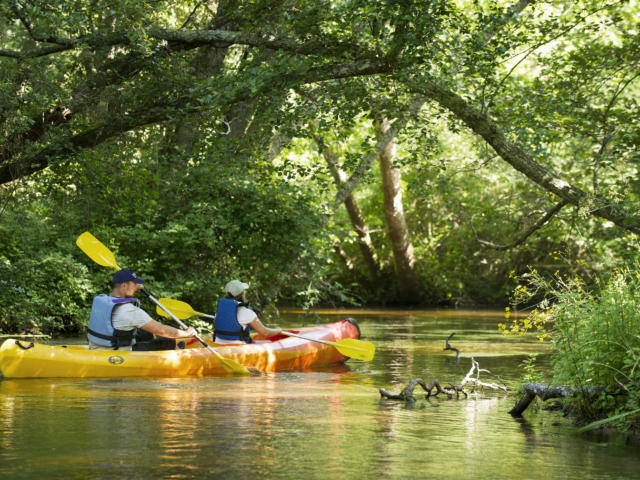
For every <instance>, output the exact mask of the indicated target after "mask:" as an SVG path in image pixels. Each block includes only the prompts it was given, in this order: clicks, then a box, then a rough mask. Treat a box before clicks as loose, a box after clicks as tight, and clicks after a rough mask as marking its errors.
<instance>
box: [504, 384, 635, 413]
mask: <svg viewBox="0 0 640 480" xmlns="http://www.w3.org/2000/svg"><path fill="white" fill-rule="evenodd" d="M522 388H523V390H524V394H523V395H522V398H520V400H519V401H518V403H516V404H515V406H514V407H513V408H512V409H511V410H509V414H510V415H511V416H513V417H521V416H522V412H524V411H525V410H526V409H527V407H528V406H529V405H530V404H531V402H532V401H533V399H534V398H536V396H537V397H538V398H540V399H541V400H542V401H545V400H549V399H550V398H564V397H569V396H572V395H578V394H582V395H585V396H587V397H589V398H593V397H595V396H597V395H599V394H601V393H602V392H605V391H606V392H607V393H609V394H611V395H619V394H624V393H626V389H625V388H624V387H623V386H615V387H569V386H566V385H545V384H543V383H535V382H530V383H525V384H524V385H523V387H522Z"/></svg>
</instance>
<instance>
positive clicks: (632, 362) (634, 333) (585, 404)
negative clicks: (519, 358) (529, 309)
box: [502, 267, 640, 429]
mask: <svg viewBox="0 0 640 480" xmlns="http://www.w3.org/2000/svg"><path fill="white" fill-rule="evenodd" d="M527 280H528V285H526V286H521V287H520V288H519V296H521V297H523V296H527V294H524V293H523V292H525V291H528V295H537V294H539V293H540V292H541V291H544V292H545V294H546V298H545V299H544V300H543V301H542V302H541V303H540V305H539V308H537V309H536V310H534V312H533V313H532V315H530V316H529V317H528V318H526V319H517V320H515V321H514V322H513V323H512V325H511V327H510V328H509V327H507V326H506V325H503V326H502V329H503V330H504V331H505V332H507V331H508V332H512V333H516V332H517V333H521V334H523V333H524V332H526V331H527V330H531V329H537V330H538V332H539V334H540V337H541V338H544V337H550V339H551V342H552V343H553V347H554V348H553V350H552V366H553V383H554V384H558V385H570V386H577V387H613V388H614V389H615V388H616V387H622V389H623V390H624V391H625V394H622V395H617V394H613V393H612V392H613V390H612V389H609V391H608V392H603V393H602V394H600V395H599V396H598V397H597V398H596V399H595V400H594V399H593V398H590V397H588V396H586V395H585V396H577V397H572V398H570V399H568V400H567V402H568V403H569V404H570V406H571V407H572V408H573V409H574V410H575V412H576V414H577V415H578V417H579V418H580V419H581V420H586V421H591V420H596V419H600V418H604V417H614V416H620V417H618V418H619V419H618V420H617V424H618V427H620V428H623V429H626V428H630V427H635V428H637V427H638V426H639V422H638V420H637V418H636V417H634V416H633V415H628V416H623V417H622V416H621V414H624V413H627V412H634V411H636V410H638V408H640V403H639V399H640V334H639V332H640V270H638V268H637V267H633V268H626V269H620V270H617V271H614V272H613V273H612V274H611V275H610V276H608V278H605V279H604V280H602V281H601V282H600V285H599V288H598V289H597V290H595V291H590V290H587V288H585V285H584V283H583V282H581V281H579V280H577V279H575V278H574V279H567V278H563V277H558V276H556V277H555V279H554V280H553V281H547V280H545V279H543V278H542V277H541V276H540V275H538V274H536V273H535V272H533V273H532V274H530V275H528V276H527Z"/></svg>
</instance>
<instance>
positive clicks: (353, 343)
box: [332, 338, 376, 362]
mask: <svg viewBox="0 0 640 480" xmlns="http://www.w3.org/2000/svg"><path fill="white" fill-rule="evenodd" d="M332 345H333V346H334V347H336V350H338V351H339V352H340V353H341V354H343V355H346V356H347V357H351V358H357V359H358V360H364V361H366V362H369V361H371V360H373V356H374V355H375V352H376V346H375V345H374V344H373V343H370V342H365V341H363V340H357V339H355V338H343V339H342V340H338V341H337V342H335V343H332Z"/></svg>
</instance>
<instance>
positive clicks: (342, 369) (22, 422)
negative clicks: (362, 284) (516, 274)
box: [0, 311, 640, 479]
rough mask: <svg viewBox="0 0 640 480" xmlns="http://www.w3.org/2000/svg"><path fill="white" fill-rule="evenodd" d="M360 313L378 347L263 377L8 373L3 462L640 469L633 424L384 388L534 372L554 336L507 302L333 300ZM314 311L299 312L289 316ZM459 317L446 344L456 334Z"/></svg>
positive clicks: (497, 474) (31, 466) (251, 469)
mask: <svg viewBox="0 0 640 480" xmlns="http://www.w3.org/2000/svg"><path fill="white" fill-rule="evenodd" d="M322 315H323V316H324V318H325V319H326V321H332V320H334V319H335V317H336V316H347V315H348V316H353V317H355V318H356V319H357V320H358V322H359V323H360V326H361V328H362V332H363V337H364V338H366V339H367V340H369V341H372V342H374V343H375V344H376V357H375V359H374V361H372V362H369V363H365V362H359V361H349V362H348V363H347V364H346V365H343V366H338V367H329V368H322V369H314V370H309V371H305V372H281V373H277V374H270V375H264V376H260V377H249V378H177V379H176V378H171V379H167V378H141V379H108V380H104V379H103V380H61V379H58V380H56V379H42V380H2V381H0V478H12V479H15V478H18V479H21V478H25V479H26V478H37V477H39V476H41V477H44V478H80V479H84V478H87V479H89V478H91V479H92V478H105V479H112V478H113V479H116V478H117V479H128V478H131V479H140V478H194V477H198V478H256V477H264V478H297V477H298V476H302V475H304V477H305V478H309V479H316V478H318V479H325V478H337V479H362V478H377V477H381V478H401V479H404V478H438V479H441V478H455V479H460V478H531V479H546V478H576V479H577V478H580V479H583V478H602V479H604V478H629V479H630V478H637V472H638V471H640V455H639V454H638V452H637V451H636V450H635V449H634V448H632V447H629V446H627V445H625V444H624V440H623V439H621V438H609V439H608V440H607V441H603V440H602V439H600V440H598V439H589V438H587V437H581V436H576V435H574V434H572V431H573V426H572V425H571V423H570V421H569V420H568V419H566V418H563V417H562V416H561V415H559V414H557V413H550V412H544V411H534V410H533V409H532V410H531V411H527V412H526V413H525V418H524V419H518V420H516V419H513V418H511V416H510V415H508V413H507V412H508V411H509V409H510V408H511V407H512V406H513V404H514V403H515V401H516V398H515V397H514V396H510V395H506V394H504V393H495V392H484V393H483V392H476V393H472V394H470V395H469V397H468V398H467V399H462V398H461V399H455V398H453V399H448V398H446V397H442V396H439V397H436V398H430V399H425V398H424V395H423V394H422V393H421V392H420V393H419V392H416V398H417V401H416V402H415V403H414V404H412V405H407V404H406V403H405V402H396V401H389V400H385V399H382V398H380V395H379V394H378V389H379V388H380V387H384V388H386V389H387V390H389V391H391V392H394V393H397V392H399V391H400V390H401V389H402V388H404V386H406V384H407V383H408V381H409V380H410V379H412V378H417V377H420V378H423V379H424V380H425V381H426V382H429V381H431V380H433V379H438V380H439V381H440V383H441V384H446V383H457V382H459V381H460V380H461V379H462V378H464V376H465V375H466V374H467V372H468V371H469V369H470V367H471V357H473V358H474V359H475V360H476V361H478V362H479V364H480V367H481V368H483V369H488V370H490V372H491V373H490V374H487V373H482V375H481V379H483V380H485V381H499V382H502V383H505V384H507V385H508V386H510V387H511V388H515V387H517V385H518V382H519V378H520V376H521V374H522V370H521V368H520V364H521V362H522V361H523V360H524V359H525V358H527V355H529V354H530V353H538V354H539V360H538V365H539V368H540V369H541V371H542V373H545V372H546V371H548V368H549V366H548V355H547V351H546V347H545V346H544V345H541V344H540V343H539V342H537V340H536V339H535V338H528V337H527V338H523V337H518V338H512V337H502V336H501V335H500V334H499V333H498V332H497V327H496V325H497V323H498V322H499V321H501V319H502V317H501V316H500V313H492V312H386V311H385V312H357V311H355V312H354V311H350V312H348V313H346V312H329V313H324V314H322ZM279 323H280V325H281V326H284V327H293V326H299V325H301V324H305V323H308V322H307V321H306V317H305V316H302V315H297V314H295V313H294V314H289V315H287V316H285V317H283V318H282V319H281V321H280V322H279ZM453 332H455V336H454V337H453V338H452V339H451V344H452V345H453V346H455V347H456V348H458V349H460V352H461V354H460V358H459V359H458V360H456V354H455V352H453V351H447V350H444V347H445V339H446V338H447V337H448V336H449V335H450V334H451V333H453Z"/></svg>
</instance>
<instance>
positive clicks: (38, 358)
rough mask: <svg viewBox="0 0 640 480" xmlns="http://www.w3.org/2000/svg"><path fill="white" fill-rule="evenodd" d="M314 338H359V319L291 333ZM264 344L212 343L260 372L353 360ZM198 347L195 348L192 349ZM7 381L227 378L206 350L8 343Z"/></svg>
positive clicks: (1, 367) (3, 365) (288, 342)
mask: <svg viewBox="0 0 640 480" xmlns="http://www.w3.org/2000/svg"><path fill="white" fill-rule="evenodd" d="M291 331H293V332H296V333H299V334H301V335H304V336H306V337H309V338H312V339H314V340H325V341H330V342H336V341H338V340H341V339H343V338H358V337H359V336H360V331H359V328H358V325H357V323H356V322H355V320H352V319H347V320H342V321H339V322H335V323H329V324H325V325H318V326H315V327H305V328H299V329H295V330H293V329H291ZM270 340H273V341H268V342H265V343H262V342H260V343H252V344H243V345H216V344H210V345H211V346H212V347H213V348H214V349H215V351H216V352H218V353H219V354H220V355H221V356H222V357H224V358H225V359H230V360H233V361H235V362H237V363H239V364H240V365H244V366H245V367H254V368H257V369H258V370H260V371H261V372H278V371H285V370H303V369H308V368H313V367H318V366H325V365H333V364H340V363H343V362H344V361H346V360H347V358H348V357H346V356H344V355H342V354H341V353H340V352H338V351H337V350H336V349H335V347H333V346H331V345H326V344H323V343H319V342H315V341H310V340H303V339H300V338H294V337H285V336H278V337H274V338H273V339H270ZM193 346H194V345H190V347H193ZM0 373H1V374H2V377H3V378H65V377H67V378H101V377H146V376H149V377H189V376H212V375H227V374H228V373H227V370H226V369H225V368H224V365H223V364H222V362H221V361H220V360H219V359H218V358H217V357H216V356H215V355H214V354H213V353H211V352H210V351H209V350H208V349H207V348H186V349H181V350H164V351H148V352H145V351H141V352H129V351H119V350H89V349H88V348H87V347H86V346H84V345H58V346H51V345H43V344H38V343H32V342H26V341H22V340H20V341H19V340H15V339H7V340H5V341H4V342H3V344H2V345H1V346H0Z"/></svg>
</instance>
